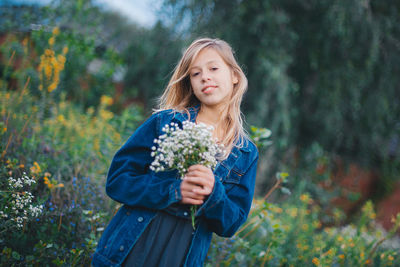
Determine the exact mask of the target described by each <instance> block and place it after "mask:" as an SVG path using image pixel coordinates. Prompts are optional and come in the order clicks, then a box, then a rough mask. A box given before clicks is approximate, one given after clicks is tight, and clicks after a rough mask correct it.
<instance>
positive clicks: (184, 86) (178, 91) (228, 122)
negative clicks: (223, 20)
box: [156, 38, 247, 151]
mask: <svg viewBox="0 0 400 267" xmlns="http://www.w3.org/2000/svg"><path fill="white" fill-rule="evenodd" d="M205 48H212V49H214V50H215V51H216V52H217V53H218V54H219V55H220V56H221V58H222V59H223V60H224V62H225V63H226V64H227V65H228V66H229V67H230V68H231V70H232V71H233V73H234V75H235V76H236V77H237V79H238V83H236V84H234V86H233V92H232V94H231V99H230V101H229V102H228V104H227V105H226V107H225V110H224V111H223V113H222V114H225V116H224V117H223V118H221V120H220V123H219V125H218V126H217V127H221V128H222V131H223V133H224V135H223V136H224V138H223V139H222V140H220V141H221V143H222V144H223V145H224V146H225V148H227V151H230V150H231V149H232V147H233V145H236V146H238V147H241V146H243V141H244V140H243V139H244V137H246V136H247V134H246V132H245V131H244V129H243V120H242V114H241V111H240V104H241V102H242V98H243V95H244V93H245V92H246V90H247V78H246V76H245V74H244V73H243V70H242V69H241V68H240V66H239V65H238V63H237V61H236V59H235V57H234V52H233V50H232V48H231V46H230V45H229V44H228V43H227V42H225V41H223V40H220V39H210V38H200V39H197V40H195V41H194V42H193V43H192V44H191V45H190V46H189V47H188V48H187V49H186V51H185V52H184V54H183V56H182V58H181V60H180V61H179V63H178V64H177V66H176V67H175V70H174V73H173V75H172V77H171V79H170V81H169V83H168V85H167V87H166V89H165V91H164V93H163V94H162V96H161V97H160V99H159V109H157V110H156V111H160V110H166V109H173V110H176V111H181V112H182V111H184V112H186V113H187V114H188V115H189V112H188V108H189V107H193V106H196V105H198V104H201V103H200V101H199V100H198V99H197V98H196V96H195V95H194V93H193V90H192V86H191V83H190V76H189V71H190V67H191V65H192V62H193V61H194V59H195V58H196V57H197V55H198V54H199V53H200V52H201V51H202V50H203V49H205ZM235 143H236V144H235Z"/></svg>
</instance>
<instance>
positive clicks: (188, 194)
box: [181, 191, 204, 200]
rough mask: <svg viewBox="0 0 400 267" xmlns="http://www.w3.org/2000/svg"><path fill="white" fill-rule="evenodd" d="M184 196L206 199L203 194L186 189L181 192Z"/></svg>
mask: <svg viewBox="0 0 400 267" xmlns="http://www.w3.org/2000/svg"><path fill="white" fill-rule="evenodd" d="M181 195H182V198H192V199H197V200H203V199H204V195H202V194H197V193H195V192H192V191H190V192H189V191H184V192H182V193H181Z"/></svg>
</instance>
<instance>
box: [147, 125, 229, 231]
mask: <svg viewBox="0 0 400 267" xmlns="http://www.w3.org/2000/svg"><path fill="white" fill-rule="evenodd" d="M212 130H213V128H212V127H211V126H207V125H205V124H203V123H200V124H196V123H193V122H190V121H184V122H183V125H182V129H181V128H179V126H178V124H177V123H173V122H172V123H170V124H167V125H165V126H164V127H163V128H162V131H163V132H164V134H162V135H160V136H159V137H158V139H154V143H155V146H153V147H152V152H151V156H152V157H154V161H153V162H152V163H151V165H150V169H151V170H153V171H155V172H159V171H165V170H172V169H177V170H178V172H179V175H180V178H181V179H183V177H184V176H185V173H186V172H187V170H188V168H189V167H190V166H192V165H196V164H200V165H203V166H205V167H209V168H212V169H213V168H215V166H216V165H217V158H218V157H221V155H223V151H224V150H223V146H222V145H219V144H217V142H216V140H215V139H214V138H213V137H212ZM156 146H157V147H156ZM195 212H196V206H192V207H191V215H192V225H193V228H194V214H195Z"/></svg>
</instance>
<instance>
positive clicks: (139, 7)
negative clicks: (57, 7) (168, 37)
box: [0, 0, 162, 27]
mask: <svg viewBox="0 0 400 267" xmlns="http://www.w3.org/2000/svg"><path fill="white" fill-rule="evenodd" d="M2 1H3V0H0V2H2ZM6 1H7V2H13V3H31V4H49V3H50V2H51V0H6ZM95 2H97V3H99V4H100V5H102V6H104V7H106V8H107V7H109V8H111V9H113V10H115V11H118V12H120V13H121V14H123V15H124V16H125V17H127V18H128V19H129V20H131V21H133V22H137V23H139V24H140V25H142V26H145V27H151V26H152V25H153V24H154V23H155V22H156V21H157V17H156V10H157V9H158V8H159V7H160V5H161V2H162V1H161V0H95Z"/></svg>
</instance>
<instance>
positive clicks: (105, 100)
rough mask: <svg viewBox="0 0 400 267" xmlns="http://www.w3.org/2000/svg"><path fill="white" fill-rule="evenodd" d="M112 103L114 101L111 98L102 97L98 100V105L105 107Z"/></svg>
mask: <svg viewBox="0 0 400 267" xmlns="http://www.w3.org/2000/svg"><path fill="white" fill-rule="evenodd" d="M113 102H114V100H113V99H112V97H109V96H107V95H103V96H101V98H100V103H101V104H102V105H105V106H110V105H112V104H113Z"/></svg>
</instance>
